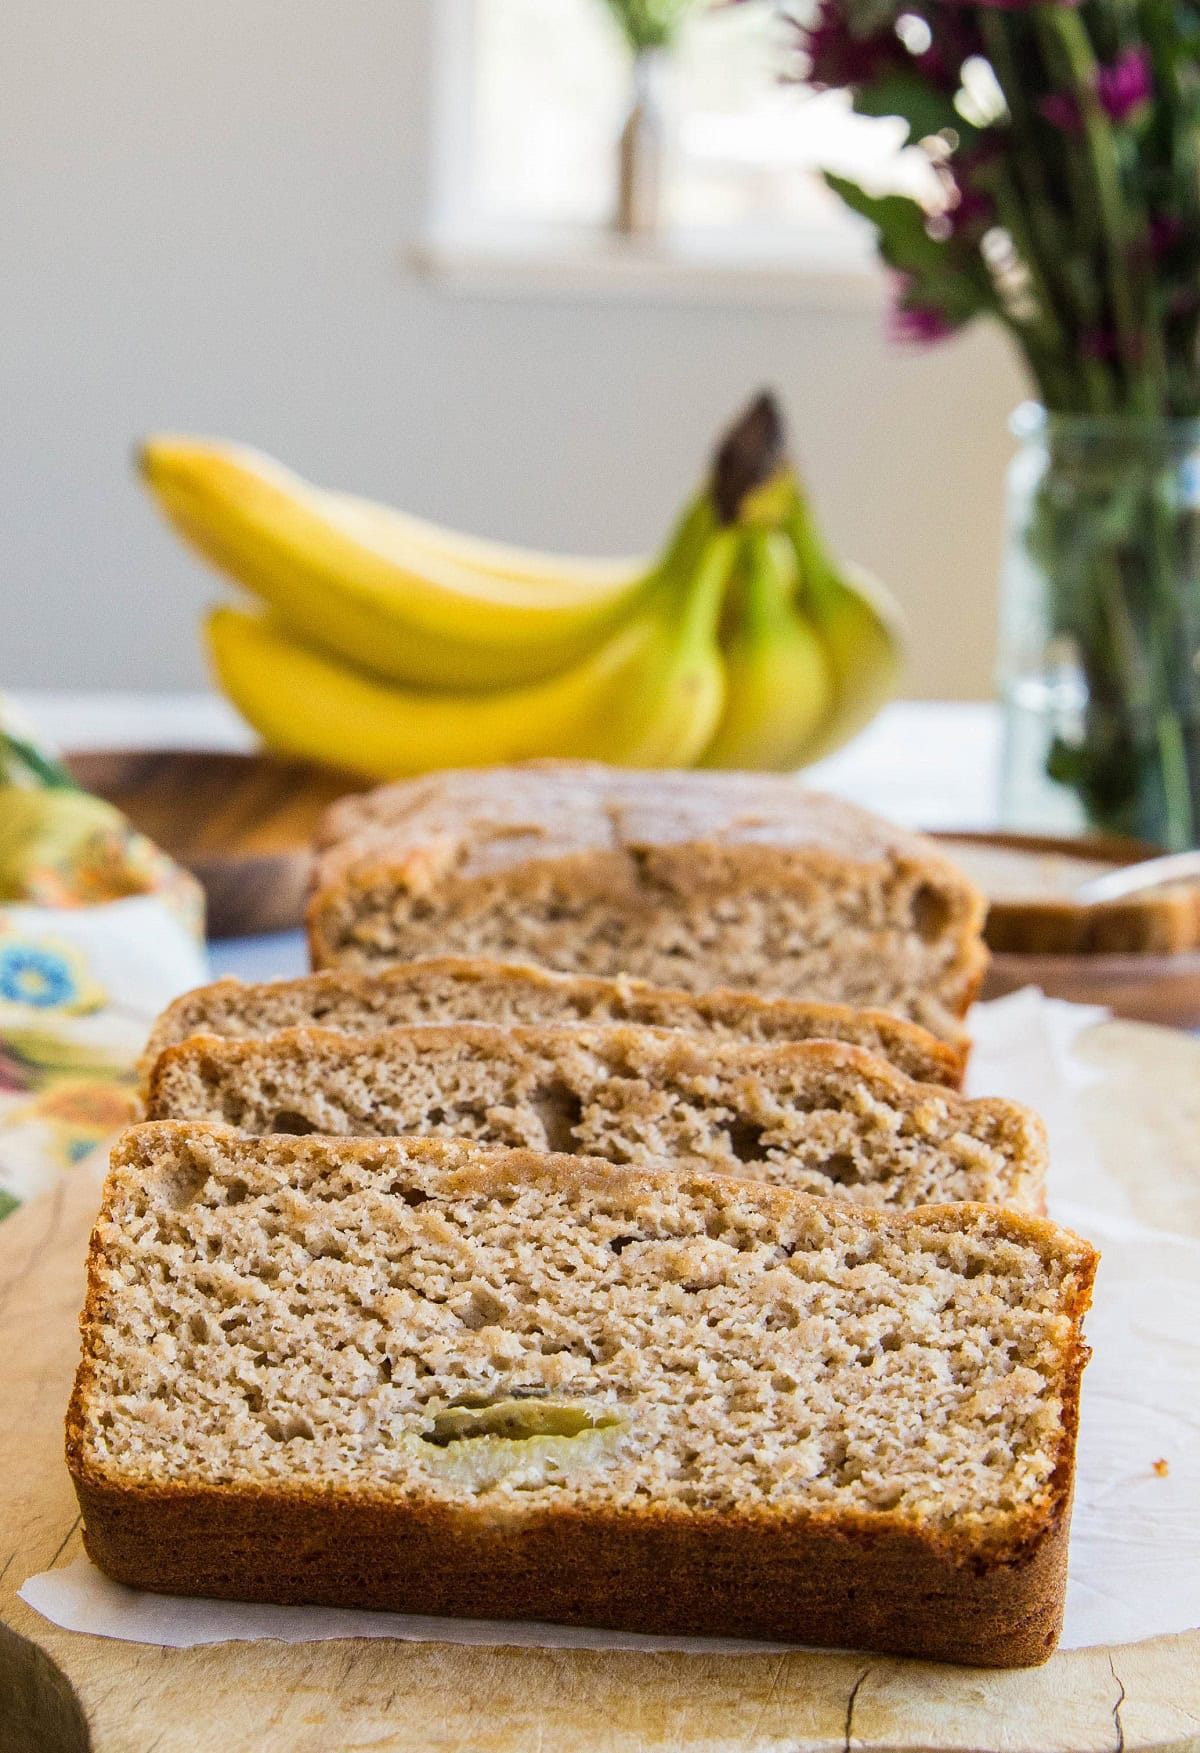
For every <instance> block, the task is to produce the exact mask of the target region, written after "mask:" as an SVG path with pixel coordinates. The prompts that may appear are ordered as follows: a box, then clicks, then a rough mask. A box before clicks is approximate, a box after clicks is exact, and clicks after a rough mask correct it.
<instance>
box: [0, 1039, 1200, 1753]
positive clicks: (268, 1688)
mask: <svg viewBox="0 0 1200 1753" xmlns="http://www.w3.org/2000/svg"><path fill="white" fill-rule="evenodd" d="M1082 1051H1083V1053H1084V1056H1085V1057H1086V1058H1087V1060H1088V1061H1089V1062H1090V1064H1091V1065H1092V1067H1093V1069H1094V1070H1095V1071H1096V1073H1097V1076H1098V1079H1099V1081H1098V1083H1097V1084H1096V1085H1094V1086H1090V1087H1089V1090H1088V1095H1087V1103H1088V1108H1087V1112H1088V1116H1089V1120H1090V1122H1091V1124H1092V1126H1093V1130H1094V1134H1095V1137H1096V1141H1097V1144H1098V1146H1099V1148H1100V1150H1101V1152H1102V1154H1103V1156H1104V1159H1105V1161H1106V1163H1107V1165H1108V1167H1109V1168H1110V1169H1111V1170H1112V1171H1113V1172H1115V1173H1119V1174H1122V1175H1123V1177H1124V1178H1125V1180H1126V1183H1127V1185H1128V1186H1129V1188H1130V1191H1131V1193H1132V1195H1133V1197H1134V1204H1135V1210H1136V1213H1137V1215H1138V1216H1140V1217H1141V1218H1142V1219H1143V1220H1144V1221H1145V1222H1147V1223H1151V1224H1153V1223H1155V1222H1156V1221H1157V1222H1159V1223H1161V1222H1163V1221H1164V1219H1166V1220H1167V1221H1170V1222H1171V1223H1172V1224H1173V1225H1174V1226H1175V1227H1179V1228H1184V1227H1186V1228H1188V1229H1190V1230H1192V1231H1193V1232H1194V1233H1197V1234H1200V1127H1197V1126H1196V1124H1195V1114H1194V1107H1195V1097H1194V1091H1195V1090H1196V1089H1197V1088H1198V1087H1200V1042H1196V1041H1193V1040H1190V1039H1189V1038H1188V1037H1186V1036H1183V1035H1178V1034H1173V1033H1169V1032H1167V1031H1164V1030H1160V1029H1154V1028H1149V1027H1146V1026H1145V1025H1142V1024H1136V1023H1108V1024H1104V1025H1102V1026H1101V1027H1100V1028H1098V1029H1095V1030H1093V1031H1091V1033H1090V1034H1089V1035H1088V1036H1087V1037H1085V1039H1084V1042H1083V1043H1082ZM98 1176H99V1171H98V1169H92V1170H90V1171H89V1168H88V1167H81V1169H80V1170H79V1171H78V1173H77V1174H76V1175H75V1177H74V1179H73V1180H72V1181H71V1182H70V1183H68V1185H67V1186H66V1187H65V1188H64V1189H62V1190H61V1191H60V1192H59V1193H58V1194H56V1195H53V1196H47V1197H46V1198H44V1199H42V1200H41V1201H39V1202H36V1203H35V1204H33V1205H31V1206H28V1207H26V1208H25V1209H24V1210H22V1211H19V1212H17V1213H16V1214H15V1215H14V1216H13V1217H11V1218H9V1219H8V1220H7V1221H5V1222H4V1223H2V1224H0V1750H2V1753H339V1750H341V1749H351V1748H353V1749H367V1748H369V1749H372V1750H373V1753H391V1750H399V1749H404V1750H405V1753H426V1750H427V1753H435V1750H436V1753H463V1750H465V1749H468V1748H470V1749H480V1750H481V1753H584V1750H585V1749H586V1750H587V1753H592V1750H597V1753H634V1749H638V1750H642V1749H652V1750H663V1753H665V1750H667V1749H676V1748H684V1747H686V1748H689V1749H695V1750H697V1753H850V1749H857V1750H858V1753H1110V1750H1111V1753H1133V1750H1134V1749H1156V1750H1162V1753H1166V1750H1168V1749H1170V1750H1171V1753H1184V1750H1185V1749H1196V1748H1200V1631H1197V1632H1192V1633H1188V1634H1186V1635H1183V1636H1179V1637H1169V1638H1157V1639H1154V1640H1152V1641H1149V1642H1146V1643H1140V1644H1126V1645H1122V1646H1119V1647H1115V1648H1112V1649H1086V1650H1071V1651H1064V1652H1061V1653H1059V1654H1058V1655H1056V1656H1054V1657H1053V1658H1052V1659H1051V1661H1050V1662H1049V1663H1048V1664H1047V1665H1046V1666H1045V1667H1043V1668H1034V1669H1026V1670H1024V1671H1016V1672H993V1671H984V1670H980V1669H969V1668H951V1667H944V1666H938V1665H935V1664H931V1663H923V1662H907V1661H899V1660H896V1659H892V1658H885V1657H875V1656H870V1655H863V1654H847V1655H820V1654H809V1653H807V1652H795V1653H793V1654H788V1655H783V1656H779V1655H775V1656H749V1655H748V1656H713V1657H697V1656H684V1655H642V1654H627V1653H617V1652H610V1653H604V1652H592V1651H589V1652H576V1651H551V1650H531V1649H468V1648H463V1647H460V1646H456V1645H451V1644H405V1643H399V1642H395V1643H393V1642H383V1641H378V1642H375V1641H368V1640H352V1641H351V1640H348V1641H344V1642H331V1643H316V1644H303V1645H282V1644H219V1645H213V1646H210V1647H208V1648H203V1649H194V1650H162V1649H158V1648H151V1647H148V1646H146V1645H139V1644H127V1643H117V1642H114V1641H111V1640H109V1639H105V1638H97V1637H90V1636H83V1635H79V1634H76V1633H71V1632H65V1631H60V1630H59V1629H57V1628H56V1627H55V1626H52V1625H50V1624H49V1623H48V1622H47V1621H46V1620H44V1619H42V1618H41V1617H40V1616H39V1615H38V1614H36V1613H34V1612H33V1611H32V1609H30V1608H28V1607H26V1606H25V1605H24V1603H23V1602H22V1601H20V1600H18V1598H17V1590H18V1588H19V1587H20V1585H21V1583H22V1582H23V1581H24V1579H25V1578H26V1577H27V1576H29V1575H31V1574H33V1573H34V1572H36V1571H41V1570H46V1569H49V1568H51V1567H53V1566H55V1565H64V1564H69V1563H70V1562H71V1561H72V1560H73V1559H75V1558H77V1557H78V1556H79V1555H80V1553H81V1550H82V1547H81V1543H80V1534H79V1522H78V1516H77V1513H76V1508H75V1499H74V1495H73V1493H72V1491H71V1486H70V1483H69V1481H68V1479H67V1475H66V1471H65V1468H64V1465H63V1460H62V1418H63V1411H64V1408H65V1406H66V1401H67V1394H68V1390H69V1385H70V1380H71V1375H72V1372H73V1370H74V1367H75V1359H76V1347H77V1327H76V1319H77V1314H78V1310H79V1306H80V1303H81V1300H82V1268H83V1258H84V1249H85V1243H86V1238H87V1232H88V1229H89V1226H90V1223H91V1219H92V1214H93V1212H94V1210H95V1208H96V1205H97V1202H98V1197H99V1178H98ZM1198 1514H1200V1506H1198Z"/></svg>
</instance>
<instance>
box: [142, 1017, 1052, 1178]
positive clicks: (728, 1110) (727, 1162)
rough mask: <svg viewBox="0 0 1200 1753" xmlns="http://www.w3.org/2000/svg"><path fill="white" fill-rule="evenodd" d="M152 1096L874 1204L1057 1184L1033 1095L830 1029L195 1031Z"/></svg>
mask: <svg viewBox="0 0 1200 1753" xmlns="http://www.w3.org/2000/svg"><path fill="white" fill-rule="evenodd" d="M148 1111H149V1117H150V1118H151V1119H155V1120H218V1121H225V1122H226V1123H228V1124H230V1125H234V1126H238V1127H241V1128H243V1129H244V1130H245V1131H247V1132H254V1133H265V1132H291V1133H304V1132H325V1133H341V1134H354V1133H357V1134H361V1135H363V1136H367V1137H381V1136H382V1137H390V1136H394V1135H395V1134H397V1133H435V1134H438V1135H440V1136H442V1137H453V1138H473V1139H478V1140H480V1141H481V1142H483V1143H487V1144H507V1145H530V1146H532V1147H533V1148H534V1149H536V1150H554V1151H568V1152H573V1153H579V1154H583V1155H589V1156H596V1157H604V1158H606V1159H607V1160H608V1161H610V1162H616V1163H634V1164H637V1165H639V1166H643V1165H645V1166H658V1165H666V1166H668V1167H677V1168H689V1169H694V1168H700V1167H707V1168H710V1169H716V1170H719V1171H722V1172H724V1173H727V1174H733V1175H744V1176H749V1177H751V1178H753V1179H756V1180H766V1181H774V1182H778V1183H780V1184H784V1185H787V1186H791V1187H798V1188H801V1189H802V1190H803V1191H805V1192H808V1193H816V1194H824V1195H829V1196H833V1197H837V1198H843V1199H853V1200H855V1201H857V1202H859V1203H862V1204H867V1205H896V1206H905V1207H907V1206H914V1205H923V1204H929V1203H930V1202H934V1203H939V1202H941V1201H944V1200H953V1199H970V1200H979V1201H982V1202H984V1203H986V1204H995V1205H1012V1206H1015V1207H1019V1208H1021V1209H1023V1210H1041V1209H1042V1207H1043V1202H1044V1174H1045V1136H1044V1132H1043V1129H1042V1125H1041V1122H1040V1121H1039V1120H1038V1119H1037V1117H1036V1116H1035V1115H1034V1114H1032V1113H1030V1112H1029V1111H1028V1110H1027V1109H1025V1108H1021V1107H1018V1106H1017V1105H1016V1103H1014V1102H1006V1101H970V1100H968V1099H967V1097H965V1096H961V1095H958V1094H957V1093H955V1092H954V1091H951V1090H947V1089H943V1088H939V1087H937V1086H935V1085H932V1084H919V1083H913V1082H912V1080H911V1079H910V1078H906V1077H905V1076H903V1074H902V1073H901V1072H898V1071H896V1070H895V1069H894V1068H893V1067H892V1066H890V1065H888V1064H886V1063H885V1062H884V1061H883V1060H882V1059H877V1058H876V1057H875V1056H874V1055H873V1054H870V1053H864V1052H863V1051H862V1049H861V1048H859V1047H849V1046H846V1045H844V1044H842V1043H839V1042H832V1041H806V1042H800V1043H797V1044H794V1045H785V1046H780V1045H774V1046H761V1047H752V1046H742V1045H738V1044H736V1043H732V1042H725V1041H710V1040H707V1039H705V1038H703V1037H700V1036H695V1035H686V1034H683V1033H672V1032H671V1031H670V1030H667V1029H646V1028H637V1027H632V1026H626V1027H614V1028H582V1027H579V1028H513V1029H500V1028H495V1027H491V1026H489V1025H486V1024H480V1023H452V1024H448V1025H446V1026H444V1027H440V1028H438V1027H431V1028H411V1029H387V1030H383V1031H381V1032H379V1033H378V1034H374V1035H363V1036H354V1035H342V1034H338V1033H336V1032H334V1031H332V1030H321V1029H285V1030H283V1031H281V1033H279V1034H277V1035H268V1036H266V1037H265V1038H263V1039H261V1040H248V1041H234V1040H221V1039H219V1038H217V1037H215V1036H211V1035H195V1036H192V1037H191V1038H190V1039H189V1040H187V1041H184V1042H181V1043H180V1045H179V1046H177V1047H171V1048H168V1049H167V1051H166V1052H165V1053H163V1054H162V1055H161V1056H160V1058H159V1060H158V1062H157V1064H156V1065H155V1067H154V1070H153V1072H152V1074H151V1079H150V1095H149V1108H148Z"/></svg>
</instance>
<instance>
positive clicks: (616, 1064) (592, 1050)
mask: <svg viewBox="0 0 1200 1753" xmlns="http://www.w3.org/2000/svg"><path fill="white" fill-rule="evenodd" d="M456 1045H461V1046H462V1047H463V1048H465V1049H467V1050H468V1051H470V1052H471V1053H473V1054H476V1055H479V1056H481V1057H483V1058H485V1059H486V1060H488V1061H491V1062H495V1063H497V1064H503V1065H505V1066H507V1067H511V1068H513V1074H514V1076H515V1077H516V1078H519V1079H521V1080H526V1074H527V1073H528V1072H530V1071H531V1070H533V1069H534V1068H537V1069H538V1070H543V1069H544V1070H549V1069H551V1068H554V1069H555V1070H556V1072H557V1071H561V1072H562V1073H563V1075H564V1076H569V1071H570V1065H571V1063H572V1062H573V1061H574V1062H575V1063H580V1065H581V1072H582V1074H583V1075H585V1076H586V1075H588V1067H587V1066H586V1063H581V1056H592V1057H594V1058H595V1059H596V1060H598V1061H600V1062H601V1063H602V1064H603V1065H604V1066H605V1067H606V1073H607V1076H609V1077H614V1078H620V1077H634V1078H637V1079H642V1078H647V1077H650V1076H654V1077H657V1078H660V1079H661V1080H662V1081H664V1082H666V1083H668V1084H669V1085H673V1086H675V1087H685V1086H687V1085H688V1084H689V1083H695V1084H697V1085H699V1084H705V1085H708V1084H710V1083H711V1080H712V1079H713V1078H714V1076H715V1075H716V1074H720V1075H721V1076H723V1077H724V1079H725V1089H726V1099H727V1100H728V1101H730V1102H736V1101H738V1100H739V1092H738V1086H739V1084H740V1083H741V1082H742V1081H743V1080H750V1079H753V1078H754V1077H755V1075H756V1074H758V1075H761V1076H763V1077H764V1078H765V1079H766V1080H768V1087H770V1086H771V1085H772V1084H773V1085H774V1086H775V1087H776V1088H778V1087H780V1086H781V1085H782V1084H783V1083H784V1082H785V1081H786V1079H787V1078H788V1076H789V1074H792V1075H795V1076H797V1077H801V1076H803V1075H805V1074H808V1075H810V1076H815V1077H818V1078H820V1077H825V1078H828V1079H830V1080H836V1081H838V1082H839V1083H841V1084H845V1085H846V1086H847V1087H852V1088H853V1090H854V1091H855V1092H856V1093H862V1092H868V1093H869V1095H870V1098H871V1099H872V1100H874V1101H876V1102H881V1103H888V1104H891V1105H894V1106H895V1107H896V1108H897V1109H898V1110H899V1111H901V1112H907V1113H915V1112H917V1111H919V1110H920V1108H921V1106H922V1104H923V1103H924V1102H925V1101H927V1100H932V1101H933V1102H934V1103H935V1104H937V1105H938V1107H939V1108H945V1109H946V1110H948V1111H949V1112H950V1113H951V1114H957V1115H959V1116H960V1117H961V1118H960V1124H961V1127H962V1130H963V1131H964V1132H966V1133H968V1134H971V1135H981V1130H982V1129H987V1130H990V1131H994V1133H995V1135H996V1137H997V1139H998V1140H1000V1141H1002V1148H1003V1151H1004V1153H1005V1158H1006V1162H1007V1173H1008V1175H1009V1177H1010V1185H1009V1187H1008V1190H1007V1192H1006V1193H1005V1195H1004V1198H1005V1201H1006V1202H1007V1203H1012V1204H1014V1205H1017V1206H1021V1207H1025V1206H1027V1205H1029V1204H1031V1203H1032V1204H1033V1205H1035V1206H1036V1207H1038V1208H1039V1209H1044V1203H1045V1172H1046V1159H1047V1146H1046V1134H1045V1128H1044V1126H1043V1124H1042V1122H1041V1120H1040V1119H1039V1118H1038V1116H1037V1115H1036V1114H1034V1113H1033V1112H1032V1110H1030V1109H1027V1108H1024V1107H1021V1106H1020V1105H1019V1104H1018V1103H1015V1102H1010V1101H1008V1100H1006V1099H1004V1098H1002V1097H974V1098H971V1097H967V1096H964V1095H961V1094H959V1093H958V1092H957V1091H951V1090H947V1089H946V1088H945V1087H943V1086H941V1085H935V1084H919V1083H915V1082H914V1081H913V1080H912V1079H911V1078H908V1077H906V1076H905V1075H904V1074H903V1073H902V1072H900V1071H898V1070H897V1069H896V1068H895V1067H894V1066H892V1065H890V1064H889V1063H888V1062H887V1061H886V1060H884V1059H880V1058H879V1057H878V1056H877V1055H875V1054H872V1053H868V1052H865V1051H864V1050H863V1049H862V1048H860V1047H855V1046H851V1045H848V1044H846V1043H844V1042H840V1041H826V1040H814V1041H800V1042H791V1043H772V1044H770V1045H767V1046H745V1045H741V1044H737V1043H732V1042H727V1041H713V1040H710V1039H708V1038H705V1037H702V1036H695V1035H689V1034H686V1033H684V1032H682V1031H671V1030H665V1029H648V1028H643V1027H637V1026H632V1025H624V1026H620V1025H618V1026H612V1027H601V1028H585V1027H577V1028H572V1029H569V1030H564V1029H555V1028H553V1027H546V1028H506V1029H503V1030H501V1029H496V1028H493V1027H491V1026H490V1025H487V1024H473V1023H453V1024H446V1025H444V1026H441V1027H438V1026H429V1027H424V1028H419V1027H418V1028H397V1029H382V1030H379V1031H377V1032H376V1033H374V1034H371V1035H363V1036H353V1035H344V1034H340V1033H338V1032H337V1031H335V1030H328V1029H318V1028H297V1029H285V1030H281V1031H280V1032H279V1033H278V1034H275V1035H271V1036H269V1037H267V1038H266V1039H265V1040H236V1039H234V1040H226V1039H221V1038H219V1037H216V1036H205V1035H196V1036H192V1037H191V1038H190V1039H189V1040H185V1041H183V1042H180V1043H179V1045H178V1046H175V1047H170V1048H168V1049H167V1050H166V1051H165V1052H164V1053H161V1054H160V1055H159V1057H158V1059H157V1061H156V1062H155V1065H154V1067H153V1069H152V1071H151V1074H150V1080H149V1086H148V1095H147V1102H146V1114H147V1117H148V1118H149V1119H151V1120H166V1119H175V1118H181V1117H184V1118H186V1117H192V1118H197V1119H213V1118H221V1117H223V1118H227V1119H229V1118H234V1119H237V1120H238V1123H239V1124H245V1125H246V1126H247V1128H248V1130H251V1131H254V1130H261V1128H258V1127H256V1126H254V1125H252V1124H251V1123H250V1122H249V1121H247V1120H245V1119H243V1118H242V1116H240V1115H237V1114H234V1113H232V1112H231V1111H230V1110H229V1109H222V1110H218V1111H217V1112H216V1113H214V1112H213V1111H212V1110H211V1109H208V1110H200V1111H197V1110H196V1109H194V1108H191V1107H190V1106H185V1107H183V1108H182V1109H181V1108H180V1107H179V1106H177V1104H176V1096H175V1088H176V1087H177V1086H176V1078H175V1073H176V1071H177V1070H178V1071H179V1072H180V1073H182V1074H189V1073H195V1074H197V1075H198V1077H199V1078H200V1079H201V1080H203V1081H204V1082H209V1081H211V1082H212V1083H213V1085H214V1087H216V1086H220V1087H222V1088H233V1087H234V1086H235V1083H236V1076H237V1071H238V1068H239V1066H242V1065H245V1066H247V1067H250V1068H253V1069H255V1070H257V1068H258V1067H259V1066H260V1065H261V1064H262V1063H263V1062H264V1061H266V1060H270V1061H271V1063H272V1064H273V1065H274V1066H276V1067H278V1066H282V1065H287V1064H291V1065H293V1066H302V1067H303V1068H304V1069H305V1071H306V1072H311V1071H312V1070H313V1069H314V1068H315V1067H317V1066H318V1065H320V1067H321V1071H322V1075H323V1077H324V1079H325V1082H326V1083H327V1084H328V1082H329V1080H330V1078H331V1077H335V1076H336V1075H337V1073H338V1071H339V1069H341V1068H348V1069H353V1070H354V1071H355V1072H356V1074H357V1073H359V1072H361V1071H362V1070H363V1069H365V1068H366V1067H367V1066H368V1065H369V1063H370V1062H371V1061H382V1062H384V1063H388V1062H395V1061H407V1062H410V1063H411V1062H420V1061H422V1060H423V1059H425V1058H426V1057H430V1058H432V1057H433V1056H434V1055H436V1054H439V1053H444V1052H446V1050H447V1049H448V1048H452V1047H454V1046H456ZM533 1081H534V1082H536V1081H537V1079H536V1078H534V1079H533ZM356 1082H357V1075H356ZM323 1124H324V1123H323ZM326 1129H328V1130H338V1128H337V1127H328V1128H326ZM344 1130H345V1132H347V1133H352V1132H355V1131H362V1132H372V1130H373V1128H372V1126H371V1125H370V1124H367V1123H366V1122H365V1121H364V1120H363V1119H362V1117H361V1116H360V1117H359V1118H358V1119H357V1120H355V1122H354V1123H353V1124H346V1125H345V1127H344ZM510 1142H511V1139H510ZM747 1172H748V1173H750V1174H755V1173H759V1172H761V1171H760V1170H755V1169H753V1168H750V1167H749V1166H748V1168H747Z"/></svg>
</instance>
